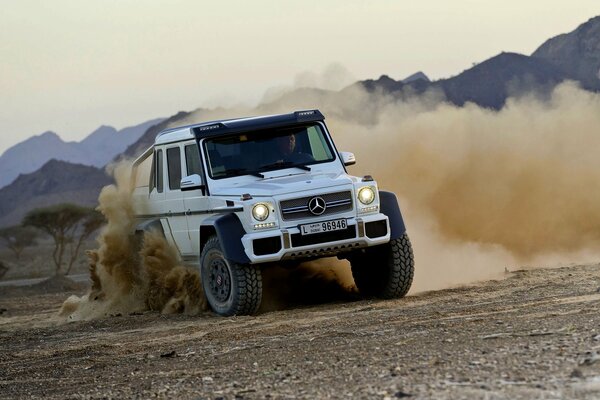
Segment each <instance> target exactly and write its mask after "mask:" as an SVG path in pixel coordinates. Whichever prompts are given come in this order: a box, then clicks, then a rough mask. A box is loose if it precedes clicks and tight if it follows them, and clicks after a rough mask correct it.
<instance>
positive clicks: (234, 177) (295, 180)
mask: <svg viewBox="0 0 600 400" xmlns="http://www.w3.org/2000/svg"><path fill="white" fill-rule="evenodd" d="M324 119H325V117H324V116H323V115H322V114H321V113H320V112H319V111H318V110H309V111H296V112H294V113H290V114H282V115H272V116H263V117H252V118H241V119H231V120H222V121H211V122H205V123H201V124H197V125H190V126H183V127H178V128H173V129H168V130H165V131H163V132H161V133H160V134H159V135H158V136H157V137H156V140H155V143H154V145H153V146H152V147H151V148H149V149H148V150H147V151H146V152H145V153H144V154H143V155H142V156H140V157H139V158H138V159H137V160H136V161H135V163H134V174H133V176H134V179H135V183H136V184H135V186H136V188H135V191H134V207H135V211H136V214H137V218H138V219H139V224H138V226H137V230H139V231H144V230H150V229H157V230H160V231H161V232H162V233H163V234H164V236H165V238H166V239H167V240H168V241H169V242H170V243H171V244H172V245H174V246H176V247H177V249H178V250H179V252H180V254H181V256H182V258H183V259H184V261H188V262H195V263H198V264H199V269H200V275H201V279H202V284H203V287H204V290H205V293H206V297H207V299H208V302H209V304H210V306H211V307H212V309H213V310H214V311H215V312H216V313H218V314H221V315H236V314H252V313H255V312H256V311H257V310H258V307H259V306H260V302H261V297H262V279H261V265H264V264H266V263H278V264H284V265H286V264H289V265H292V266H293V265H297V264H298V263H299V262H300V261H305V260H308V259H315V258H320V257H329V256H337V257H338V258H345V259H348V260H349V261H350V263H351V266H352V274H353V277H354V281H355V283H356V286H357V287H358V289H359V291H360V292H361V294H364V295H365V296H375V297H382V298H395V297H402V296H404V295H405V294H406V293H407V292H408V290H409V289H410V286H411V283H412V279H413V274H414V261H413V253H412V248H411V244H410V241H409V239H408V236H407V234H406V229H405V226H404V222H403V219H402V215H401V213H400V208H399V206H398V202H397V200H396V196H395V195H394V194H393V193H390V192H385V191H380V190H378V188H377V183H376V182H375V181H374V180H373V178H371V177H370V176H368V175H366V176H364V177H355V176H350V175H348V174H347V172H346V166H347V165H352V164H354V163H355V160H354V155H353V154H352V153H343V152H342V153H339V152H338V151H337V149H336V148H335V145H334V143H333V141H332V140H331V136H330V135H329V133H328V131H327V127H326V126H325V123H324ZM148 175H149V176H148ZM289 265H287V266H289Z"/></svg>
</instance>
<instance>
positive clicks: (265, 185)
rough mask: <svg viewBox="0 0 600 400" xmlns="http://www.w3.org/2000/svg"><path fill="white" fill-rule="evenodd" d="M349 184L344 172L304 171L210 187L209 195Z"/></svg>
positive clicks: (276, 192)
mask: <svg viewBox="0 0 600 400" xmlns="http://www.w3.org/2000/svg"><path fill="white" fill-rule="evenodd" d="M350 185H352V179H351V178H350V177H349V176H348V175H347V174H345V173H318V174H311V173H306V174H295V175H286V176H280V177H274V178H267V179H261V180H256V181H254V182H243V183H239V184H232V185H231V186H221V187H216V188H214V189H211V195H213V196H240V195H242V194H244V193H249V194H250V195H252V196H253V197H261V196H269V197H271V196H278V195H283V194H288V193H302V192H304V191H306V190H313V189H322V188H328V189H329V188H333V187H339V186H350Z"/></svg>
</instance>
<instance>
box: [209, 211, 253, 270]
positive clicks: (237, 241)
mask: <svg viewBox="0 0 600 400" xmlns="http://www.w3.org/2000/svg"><path fill="white" fill-rule="evenodd" d="M201 226H212V227H213V228H214V229H215V232H216V233H217V237H218V238H219V243H220V244H221V250H223V255H224V256H225V258H226V259H227V260H229V261H232V262H235V263H238V264H248V263H250V259H249V258H248V256H247V255H246V252H245V251H244V245H243V244H242V237H243V236H244V235H245V234H246V231H245V230H244V227H243V226H242V223H241V222H240V219H239V218H238V217H237V215H235V214H234V213H230V214H225V215H214V216H212V217H209V218H207V219H205V220H204V221H202V225H201ZM201 240H202V239H201Z"/></svg>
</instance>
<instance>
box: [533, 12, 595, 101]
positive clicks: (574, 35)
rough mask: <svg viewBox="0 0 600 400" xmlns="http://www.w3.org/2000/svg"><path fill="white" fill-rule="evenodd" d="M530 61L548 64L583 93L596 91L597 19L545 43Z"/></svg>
mask: <svg viewBox="0 0 600 400" xmlns="http://www.w3.org/2000/svg"><path fill="white" fill-rule="evenodd" d="M532 57H534V58H537V59H542V60H545V61H547V62H550V63H552V64H553V65H555V66H556V67H558V68H560V69H561V70H562V71H564V73H565V74H566V75H567V77H568V78H569V79H574V80H577V81H579V82H581V84H582V86H583V87H584V88H586V89H590V90H600V16H598V17H594V18H592V19H590V20H589V21H587V22H586V23H584V24H582V25H580V26H579V27H578V28H577V29H575V30H574V31H573V32H570V33H565V34H562V35H558V36H555V37H553V38H552V39H548V40H547V41H546V42H545V43H544V44H542V45H541V46H540V47H539V48H538V49H537V50H536V51H534V52H533V54H532Z"/></svg>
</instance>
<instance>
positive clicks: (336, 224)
mask: <svg viewBox="0 0 600 400" xmlns="http://www.w3.org/2000/svg"><path fill="white" fill-rule="evenodd" d="M347 227H348V223H347V222H346V220H345V219H334V220H332V221H324V222H317V223H316V224H306V225H300V233H301V234H302V235H303V236H304V235H314V234H315V233H324V232H333V231H341V230H344V229H346V228H347Z"/></svg>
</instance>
